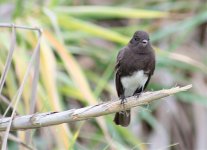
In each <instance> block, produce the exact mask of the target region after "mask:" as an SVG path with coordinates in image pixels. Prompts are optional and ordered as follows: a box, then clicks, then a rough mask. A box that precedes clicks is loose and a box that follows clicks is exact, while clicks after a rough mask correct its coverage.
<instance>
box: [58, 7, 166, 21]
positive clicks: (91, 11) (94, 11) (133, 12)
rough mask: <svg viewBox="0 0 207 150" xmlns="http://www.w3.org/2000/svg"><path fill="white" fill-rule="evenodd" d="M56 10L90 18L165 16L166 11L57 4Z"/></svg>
mask: <svg viewBox="0 0 207 150" xmlns="http://www.w3.org/2000/svg"><path fill="white" fill-rule="evenodd" d="M55 11H56V12H61V13H65V14H66V13H67V14H69V15H71V16H74V17H84V18H85V17H90V18H96V19H100V18H140V19H152V18H163V17H167V13H166V12H161V11H155V10H144V9H133V8H126V7H110V6H71V7H70V6H58V7H56V8H55Z"/></svg>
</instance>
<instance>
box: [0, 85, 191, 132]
mask: <svg viewBox="0 0 207 150" xmlns="http://www.w3.org/2000/svg"><path fill="white" fill-rule="evenodd" d="M191 87H192V85H187V86H184V87H175V88H171V89H166V90H160V91H154V92H146V93H142V94H141V95H140V97H139V98H137V97H136V96H135V97H129V98H127V102H126V103H125V105H124V107H123V105H120V100H119V99H116V100H112V101H108V102H104V103H100V104H97V105H93V106H88V107H84V108H80V109H71V110H67V111H63V112H47V113H39V114H38V113H37V114H33V115H26V116H19V117H15V118H14V119H13V121H12V125H11V130H26V129H33V128H39V127H46V126H52V125H58V124H61V123H68V122H71V121H79V120H86V119H90V118H94V117H99V116H103V115H107V114H112V113H115V112H119V111H122V110H125V109H130V108H133V107H136V106H141V105H145V104H149V103H151V102H152V101H155V100H158V99H160V98H164V97H167V96H170V95H173V94H175V93H178V92H182V91H186V90H188V89H190V88H191ZM10 119H11V118H10V117H8V118H3V119H0V131H5V130H6V128H7V126H8V125H9V121H10Z"/></svg>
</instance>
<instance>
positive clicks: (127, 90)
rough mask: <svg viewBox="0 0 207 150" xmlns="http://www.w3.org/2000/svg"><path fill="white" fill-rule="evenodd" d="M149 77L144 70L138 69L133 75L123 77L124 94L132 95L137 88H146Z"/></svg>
mask: <svg viewBox="0 0 207 150" xmlns="http://www.w3.org/2000/svg"><path fill="white" fill-rule="evenodd" d="M147 79H148V76H147V75H145V74H144V71H143V70H139V71H136V72H134V73H133V74H132V75H131V76H126V77H122V78H121V83H122V86H123V88H124V96H125V97H129V96H132V95H133V94H134V92H135V91H136V89H137V88H141V87H143V88H144V85H145V83H146V82H147Z"/></svg>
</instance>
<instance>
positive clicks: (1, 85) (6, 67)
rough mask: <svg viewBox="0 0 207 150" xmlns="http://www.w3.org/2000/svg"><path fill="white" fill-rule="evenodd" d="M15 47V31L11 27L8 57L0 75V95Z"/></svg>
mask: <svg viewBox="0 0 207 150" xmlns="http://www.w3.org/2000/svg"><path fill="white" fill-rule="evenodd" d="M15 45H16V29H15V27H14V26H13V27H12V37H11V45H10V50H9V53H8V55H7V60H6V64H5V68H4V71H3V73H2V75H1V79H0V94H1V92H2V88H3V86H4V82H5V79H6V76H7V73H8V70H9V68H10V65H11V61H12V55H13V53H14V48H15Z"/></svg>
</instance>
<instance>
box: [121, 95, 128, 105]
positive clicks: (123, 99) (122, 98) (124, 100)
mask: <svg viewBox="0 0 207 150" xmlns="http://www.w3.org/2000/svg"><path fill="white" fill-rule="evenodd" d="M120 99H121V105H124V104H125V103H126V102H127V100H126V98H125V96H124V95H121V97H120Z"/></svg>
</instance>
